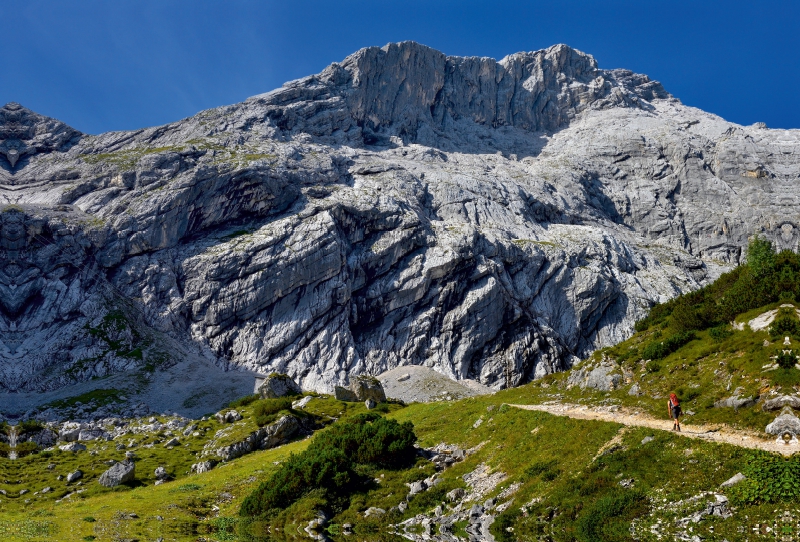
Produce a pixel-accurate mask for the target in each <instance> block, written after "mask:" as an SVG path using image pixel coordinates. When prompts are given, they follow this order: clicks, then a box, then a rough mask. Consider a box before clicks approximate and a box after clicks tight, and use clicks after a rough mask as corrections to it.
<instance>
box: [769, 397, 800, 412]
mask: <svg viewBox="0 0 800 542" xmlns="http://www.w3.org/2000/svg"><path fill="white" fill-rule="evenodd" d="M786 406H789V407H792V408H793V409H795V410H800V397H797V396H794V395H782V396H780V397H775V398H773V399H768V400H766V401H764V404H763V405H762V406H761V409H762V410H766V411H768V412H769V411H773V410H781V409H782V408H784V407H786Z"/></svg>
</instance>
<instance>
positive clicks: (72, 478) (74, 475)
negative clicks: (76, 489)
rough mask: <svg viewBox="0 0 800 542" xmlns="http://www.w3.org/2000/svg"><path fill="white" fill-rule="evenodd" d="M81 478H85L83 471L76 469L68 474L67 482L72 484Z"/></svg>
mask: <svg viewBox="0 0 800 542" xmlns="http://www.w3.org/2000/svg"><path fill="white" fill-rule="evenodd" d="M81 478H83V471H81V470H75V471H73V472H70V473H69V474H67V483H68V484H71V483H72V482H77V481H78V480H80V479H81Z"/></svg>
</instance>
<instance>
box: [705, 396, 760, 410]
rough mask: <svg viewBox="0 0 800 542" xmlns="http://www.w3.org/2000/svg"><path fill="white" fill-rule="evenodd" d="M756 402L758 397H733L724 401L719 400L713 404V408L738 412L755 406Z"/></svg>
mask: <svg viewBox="0 0 800 542" xmlns="http://www.w3.org/2000/svg"><path fill="white" fill-rule="evenodd" d="M757 402H758V397H740V396H739V395H733V396H732V397H727V398H725V399H720V400H719V401H717V402H715V403H714V408H733V409H735V410H738V409H740V408H746V407H750V406H753V405H755V404H756V403H757Z"/></svg>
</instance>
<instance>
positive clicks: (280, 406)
mask: <svg viewBox="0 0 800 542" xmlns="http://www.w3.org/2000/svg"><path fill="white" fill-rule="evenodd" d="M253 404H254V406H253V416H255V420H256V424H258V425H259V426H262V425H267V424H268V423H270V422H272V421H274V420H275V418H276V417H277V414H278V413H279V412H280V411H282V410H291V409H292V400H291V399H289V398H288V397H280V398H278V399H260V400H258V401H256V402H255V403H253Z"/></svg>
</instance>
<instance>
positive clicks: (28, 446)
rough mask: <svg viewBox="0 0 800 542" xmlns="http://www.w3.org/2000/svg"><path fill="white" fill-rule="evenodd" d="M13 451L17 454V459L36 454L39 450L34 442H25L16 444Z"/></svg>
mask: <svg viewBox="0 0 800 542" xmlns="http://www.w3.org/2000/svg"><path fill="white" fill-rule="evenodd" d="M14 450H15V451H16V452H17V457H25V456H26V455H30V454H34V453H36V452H37V451H38V450H39V445H38V444H36V443H35V442H31V441H25V442H20V443H19V444H17V447H16V448H14Z"/></svg>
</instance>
